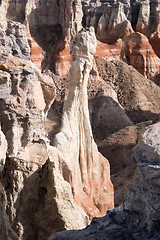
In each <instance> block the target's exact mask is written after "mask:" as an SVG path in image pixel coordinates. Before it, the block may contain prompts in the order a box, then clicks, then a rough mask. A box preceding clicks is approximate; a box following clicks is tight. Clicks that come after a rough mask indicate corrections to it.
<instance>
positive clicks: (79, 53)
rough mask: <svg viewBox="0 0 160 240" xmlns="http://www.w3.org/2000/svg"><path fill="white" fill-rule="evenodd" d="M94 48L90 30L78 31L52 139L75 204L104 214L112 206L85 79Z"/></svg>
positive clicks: (109, 185)
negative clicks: (59, 122) (59, 124)
mask: <svg viewBox="0 0 160 240" xmlns="http://www.w3.org/2000/svg"><path fill="white" fill-rule="evenodd" d="M95 51H96V38H95V36H94V33H93V32H90V34H88V33H87V32H85V31H82V33H79V34H78V35H77V37H76V38H75V40H74V41H73V42H72V45H71V53H72V68H71V70H70V77H69V83H70V87H69V93H68V98H67V100H66V102H65V103H64V113H63V118H62V128H61V131H60V133H58V135H56V138H55V144H56V145H55V146H56V147H57V148H58V149H59V150H60V151H61V152H62V153H63V155H64V156H65V159H64V162H66V167H67V168H68V169H64V178H65V179H66V180H67V181H69V182H71V185H72V188H73V194H74V198H75V201H76V202H77V204H78V205H80V206H82V208H83V209H84V210H85V211H86V212H87V213H88V214H89V215H90V216H93V215H95V214H96V215H97V214H104V212H105V210H106V209H107V208H110V207H113V188H112V184H111V182H110V179H109V178H108V176H109V175H110V173H109V165H108V162H107V160H106V159H105V158H103V156H102V155H100V153H98V150H97V146H96V144H95V142H94V139H93V135H92V131H91V126H90V121H89V112H88V103H87V102H88V100H87V81H88V77H89V73H90V71H91V69H92V59H93V54H94V52H95ZM66 156H67V157H66ZM67 159H68V160H67ZM72 161H73V162H72ZM67 172H68V173H67ZM101 186H103V188H102V187H101ZM86 203H87V204H86Z"/></svg>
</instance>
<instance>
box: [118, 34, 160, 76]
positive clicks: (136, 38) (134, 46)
mask: <svg viewBox="0 0 160 240" xmlns="http://www.w3.org/2000/svg"><path fill="white" fill-rule="evenodd" d="M122 59H123V61H125V62H127V63H128V64H129V65H132V66H133V67H135V69H137V70H138V72H140V73H141V74H142V75H144V76H145V77H147V78H152V77H154V76H156V75H158V74H160V61H159V58H158V57H157V55H156V54H155V53H154V50H153V48H152V46H151V45H150V43H149V41H148V38H147V37H146V36H144V35H143V34H142V33H138V32H137V33H132V34H130V35H129V36H127V37H126V38H124V40H123V47H122Z"/></svg>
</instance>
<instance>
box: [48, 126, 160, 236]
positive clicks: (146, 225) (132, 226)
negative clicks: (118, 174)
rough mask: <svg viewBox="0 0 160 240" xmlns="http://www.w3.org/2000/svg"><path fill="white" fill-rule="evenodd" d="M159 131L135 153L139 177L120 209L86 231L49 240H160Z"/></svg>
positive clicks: (147, 135)
mask: <svg viewBox="0 0 160 240" xmlns="http://www.w3.org/2000/svg"><path fill="white" fill-rule="evenodd" d="M159 131H160V123H156V124H154V125H151V126H149V127H147V128H146V129H145V130H144V133H143V134H142V137H141V139H140V142H139V144H138V145H137V147H136V149H135V158H136V161H137V163H138V169H137V173H136V175H135V179H134V182H133V183H132V184H131V185H130V186H129V193H128V196H127V198H126V200H125V201H124V204H123V205H122V206H121V207H120V208H116V209H113V210H109V211H108V212H107V215H106V216H104V217H103V218H94V219H93V220H92V222H91V225H90V226H88V227H87V228H86V229H83V230H79V231H74V230H73V231H63V232H61V233H56V234H53V235H52V236H51V237H50V238H49V239H50V240H59V239H61V240H63V239H65V240H67V239H70V238H72V239H92V240H94V239H102V240H105V239H108V240H109V239H116V238H118V239H136V240H138V239H150V240H154V239H158V237H159V225H158V222H159V217H160V210H159V178H160V173H159V168H160V154H159V153H160V152H159V146H160V139H159ZM157 136H158V137H157Z"/></svg>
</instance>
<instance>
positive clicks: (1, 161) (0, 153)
mask: <svg viewBox="0 0 160 240" xmlns="http://www.w3.org/2000/svg"><path fill="white" fill-rule="evenodd" d="M6 152H7V141H6V138H5V135H4V134H3V132H2V131H1V128H0V174H1V173H2V171H3V168H4V165H5V160H6Z"/></svg>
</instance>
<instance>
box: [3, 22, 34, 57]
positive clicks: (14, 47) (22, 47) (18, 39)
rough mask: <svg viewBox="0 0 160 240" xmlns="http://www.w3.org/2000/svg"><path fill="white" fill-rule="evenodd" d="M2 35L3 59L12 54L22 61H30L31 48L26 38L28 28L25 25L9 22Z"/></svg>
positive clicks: (4, 26)
mask: <svg viewBox="0 0 160 240" xmlns="http://www.w3.org/2000/svg"><path fill="white" fill-rule="evenodd" d="M1 33H2V36H0V50H1V57H2V56H3V55H4V56H6V55H7V54H12V55H13V56H16V57H19V58H22V59H26V60H29V59H30V47H29V44H28V41H27V38H26V28H25V26H24V25H22V24H20V23H15V22H12V21H9V22H8V23H7V25H6V24H5V25H3V27H2V29H1Z"/></svg>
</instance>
